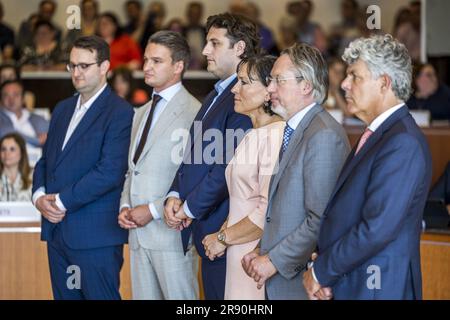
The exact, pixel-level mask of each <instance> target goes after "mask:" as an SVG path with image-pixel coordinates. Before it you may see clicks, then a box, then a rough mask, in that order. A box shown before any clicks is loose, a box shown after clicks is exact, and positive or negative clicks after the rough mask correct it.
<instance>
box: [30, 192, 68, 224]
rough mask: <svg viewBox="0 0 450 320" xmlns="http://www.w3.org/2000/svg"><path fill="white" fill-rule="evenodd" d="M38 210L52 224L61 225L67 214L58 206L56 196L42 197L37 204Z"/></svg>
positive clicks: (47, 195)
mask: <svg viewBox="0 0 450 320" xmlns="http://www.w3.org/2000/svg"><path fill="white" fill-rule="evenodd" d="M35 206H36V208H37V209H38V210H39V212H40V213H41V214H42V215H43V216H44V218H45V219H47V220H48V221H50V222H51V223H59V222H61V221H62V220H63V219H64V217H65V216H66V212H65V211H62V210H61V209H59V208H58V206H57V205H56V194H46V195H43V196H40V197H39V198H38V199H37V200H36V203H35Z"/></svg>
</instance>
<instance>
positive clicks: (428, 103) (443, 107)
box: [407, 64, 450, 120]
mask: <svg viewBox="0 0 450 320" xmlns="http://www.w3.org/2000/svg"><path fill="white" fill-rule="evenodd" d="M413 87H414V89H415V92H414V95H412V96H411V97H410V99H409V100H408V102H407V105H408V107H409V108H410V109H413V110H415V109H422V110H429V111H430V112H431V119H433V120H450V88H449V87H448V86H446V85H445V84H441V83H439V80H438V78H437V75H436V70H435V69H434V67H433V66H432V65H431V64H424V65H420V66H418V67H417V69H416V72H415V77H414V84H413Z"/></svg>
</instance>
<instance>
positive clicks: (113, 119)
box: [33, 86, 134, 249]
mask: <svg viewBox="0 0 450 320" xmlns="http://www.w3.org/2000/svg"><path fill="white" fill-rule="evenodd" d="M77 99H78V95H76V96H73V97H70V98H68V99H66V100H63V101H61V102H59V103H58V104H57V105H56V107H55V110H54V112H53V115H52V119H51V121H50V128H49V132H48V138H47V142H46V143H45V145H44V148H43V153H42V158H41V159H40V160H39V161H38V163H37V164H36V168H35V171H34V176H33V193H34V192H35V191H36V190H37V189H38V188H39V187H42V186H43V187H45V189H46V193H47V194H50V193H59V195H60V198H61V201H62V203H63V204H64V206H65V207H66V209H67V212H66V216H65V217H64V219H63V220H62V221H61V222H60V223H59V227H60V228H61V232H62V236H63V238H64V241H65V242H66V244H67V245H68V246H69V247H71V248H73V249H88V248H98V247H105V246H112V245H119V244H123V243H126V241H127V238H128V232H127V231H126V230H124V229H122V228H120V227H119V225H118V223H117V214H118V212H119V203H120V193H121V191H122V186H123V183H124V180H125V173H126V170H127V167H128V166H127V160H128V148H129V143H130V133H131V123H132V118H133V114H134V112H133V108H132V107H131V106H130V105H129V104H128V103H127V102H126V101H125V100H123V99H121V98H119V97H118V96H117V95H116V94H115V93H114V92H112V90H111V88H110V87H109V86H107V87H106V88H105V90H104V91H103V92H102V93H101V94H100V96H99V97H98V98H97V99H96V100H95V102H94V103H93V104H92V105H91V107H90V108H89V110H88V111H87V112H86V114H85V115H84V117H83V119H82V120H81V122H80V123H79V124H78V126H77V128H76V129H75V131H74V132H73V134H72V136H71V137H70V139H69V140H68V142H67V144H66V146H65V148H64V150H62V151H61V148H62V145H63V142H64V139H65V136H66V132H67V129H68V126H69V123H70V120H71V118H72V115H73V112H74V110H75V107H76V104H77ZM55 227H56V224H53V223H51V222H49V221H48V220H46V219H45V218H43V219H42V232H41V238H42V240H45V241H51V240H52V237H53V230H54V228H55Z"/></svg>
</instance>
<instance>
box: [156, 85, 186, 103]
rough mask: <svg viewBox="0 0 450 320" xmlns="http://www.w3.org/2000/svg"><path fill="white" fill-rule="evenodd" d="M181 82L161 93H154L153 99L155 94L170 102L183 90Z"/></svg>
mask: <svg viewBox="0 0 450 320" xmlns="http://www.w3.org/2000/svg"><path fill="white" fill-rule="evenodd" d="M181 86H182V84H181V81H180V82H177V83H175V84H174V85H171V86H170V87H168V88H166V89H164V90H162V91H161V92H156V91H153V95H152V99H153V96H154V95H155V94H157V95H159V96H160V97H161V98H163V99H164V101H166V102H168V101H170V100H172V98H173V97H174V96H175V95H176V94H177V93H178V91H180V90H181Z"/></svg>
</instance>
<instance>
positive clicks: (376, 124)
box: [368, 102, 405, 132]
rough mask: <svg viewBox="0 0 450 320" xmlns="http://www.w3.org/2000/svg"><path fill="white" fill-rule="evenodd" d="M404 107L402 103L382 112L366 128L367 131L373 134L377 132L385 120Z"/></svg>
mask: <svg viewBox="0 0 450 320" xmlns="http://www.w3.org/2000/svg"><path fill="white" fill-rule="evenodd" d="M404 105H405V103H404V102H402V103H400V104H397V105H395V106H393V107H391V108H389V109H387V110H386V111H385V112H383V113H382V114H380V115H379V116H378V117H376V118H375V119H374V120H373V121H372V122H371V123H370V124H369V126H368V129H369V130H370V131H372V132H375V130H377V129H378V128H379V127H380V126H381V124H382V123H383V122H384V121H386V119H387V118H389V117H390V116H391V115H392V114H393V113H394V112H395V111H397V110H398V109H400V108H401V107H403V106H404Z"/></svg>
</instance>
